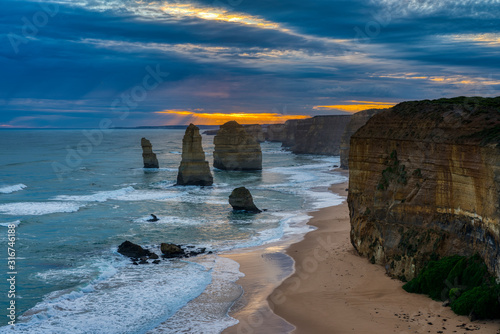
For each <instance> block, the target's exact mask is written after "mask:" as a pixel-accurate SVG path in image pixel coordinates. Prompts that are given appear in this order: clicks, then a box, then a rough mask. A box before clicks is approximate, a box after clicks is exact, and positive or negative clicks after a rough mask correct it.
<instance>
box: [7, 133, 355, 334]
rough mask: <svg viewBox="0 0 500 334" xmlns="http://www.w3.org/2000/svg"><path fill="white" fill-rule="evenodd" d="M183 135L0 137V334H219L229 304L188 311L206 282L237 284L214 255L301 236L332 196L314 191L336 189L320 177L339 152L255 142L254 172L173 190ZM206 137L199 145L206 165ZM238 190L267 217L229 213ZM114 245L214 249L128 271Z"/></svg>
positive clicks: (217, 173) (228, 263)
mask: <svg viewBox="0 0 500 334" xmlns="http://www.w3.org/2000/svg"><path fill="white" fill-rule="evenodd" d="M183 135H184V131H183V130H112V131H109V132H106V133H98V132H89V131H88V130H50V131H49V130H4V131H0V224H1V225H2V226H0V244H1V246H0V249H1V256H0V263H1V264H0V267H1V268H3V270H2V271H4V273H3V274H2V275H3V277H5V279H2V280H1V281H0V295H1V296H2V298H0V310H2V311H0V325H2V326H4V327H1V328H0V332H2V333H3V332H20V333H70V332H71V333H146V332H148V333H155V332H159V331H162V332H171V333H179V332H190V331H189V329H188V328H187V327H186V326H199V327H198V328H204V331H203V332H205V333H219V332H220V331H221V330H222V329H224V328H226V327H228V326H230V325H232V324H234V323H235V320H234V319H232V318H230V317H229V316H228V315H227V308H228V307H229V306H230V304H231V303H230V302H227V303H225V304H221V306H220V307H221V310H222V311H221V312H219V313H218V314H217V315H214V314H211V315H210V316H208V315H207V314H205V312H204V311H203V310H200V309H196V308H191V309H193V310H191V309H190V310H191V311H189V312H187V310H188V308H186V304H187V303H188V302H189V301H190V300H192V299H194V298H196V297H197V296H198V295H200V294H201V293H202V292H203V291H204V290H205V288H206V287H207V286H208V285H209V284H210V283H212V285H214V284H215V283H217V284H218V285H217V286H220V287H221V289H224V287H225V286H227V285H224V284H225V283H231V282H234V281H236V280H237V279H238V277H239V276H241V273H239V271H238V264H237V263H235V262H234V261H232V260H229V259H226V258H222V257H219V256H218V255H217V254H219V253H221V252H224V251H227V250H232V249H239V248H245V247H252V246H257V245H261V244H264V243H267V242H270V241H276V240H279V239H280V238H282V237H283V236H284V235H287V234H294V233H295V234H300V233H305V232H307V231H308V230H309V228H308V227H307V226H304V223H305V222H306V221H307V219H308V216H307V214H306V213H307V212H308V211H311V210H314V209H317V208H321V207H326V206H330V205H335V204H339V203H340V202H341V201H342V198H341V197H339V196H336V195H335V194H331V193H327V192H318V190H321V189H325V188H326V187H327V186H328V185H330V184H332V183H339V182H343V181H345V178H344V177H343V176H341V175H340V174H338V173H335V171H333V172H332V171H330V172H329V170H331V169H332V166H333V165H336V164H338V163H339V159H338V157H322V156H310V155H302V156H298V155H294V154H291V153H289V152H285V151H283V150H282V149H281V147H280V143H262V145H261V146H262V150H263V166H264V169H263V171H262V172H227V171H221V170H213V171H212V172H213V174H214V185H213V186H212V187H204V188H200V187H191V186H190V187H177V186H174V183H175V180H176V177H177V168H178V166H179V163H180V160H181V155H180V154H181V143H182V137H183ZM143 136H144V137H146V138H148V139H149V140H150V141H151V142H152V144H153V150H154V151H155V153H157V156H158V160H159V162H160V167H161V168H160V169H159V170H144V169H143V168H141V167H142V155H141V153H142V151H141V147H140V139H141V137H143ZM212 141H213V137H212V136H203V147H204V150H205V152H206V156H207V160H208V161H209V163H210V165H211V166H212V152H213V143H212ZM239 186H245V187H247V188H248V189H250V191H251V192H252V194H253V196H254V201H255V203H256V205H257V206H258V207H259V208H261V209H267V211H265V212H263V213H261V214H257V215H255V214H244V213H233V212H232V210H231V207H230V205H229V204H228V196H229V194H230V193H231V191H232V189H234V188H235V187H239ZM151 213H154V214H155V215H157V216H158V218H160V220H159V221H158V222H155V223H151V222H148V221H147V219H148V218H149V215H150V214H151ZM9 224H15V225H17V227H16V243H15V251H16V257H17V259H16V268H15V269H16V272H17V274H16V275H15V276H16V284H15V288H16V292H15V295H16V298H15V302H16V316H17V319H16V326H15V327H14V328H11V327H10V326H5V325H6V324H7V322H8V321H9V318H8V317H7V315H8V310H7V307H8V306H9V302H10V300H11V298H8V297H7V294H8V291H9V287H10V285H9V283H8V282H7V280H6V278H8V275H7V272H8V267H7V246H8V245H7V243H8V240H7V237H8V234H7V233H8V228H7V225H9ZM125 240H130V241H132V242H134V243H138V244H141V245H143V246H146V247H148V248H149V249H151V250H152V251H154V252H156V253H157V254H160V251H159V244H160V243H162V242H173V243H178V244H189V245H192V246H195V247H204V248H207V250H210V251H213V252H214V254H212V255H208V256H204V257H201V258H197V259H186V260H164V261H162V262H161V263H160V264H159V265H153V264H148V265H140V266H134V265H132V264H131V262H130V260H129V259H127V258H125V257H123V256H121V255H120V254H118V253H117V251H116V250H117V247H118V245H119V244H120V243H122V242H123V241H125ZM183 307H184V309H183ZM179 310H183V311H182V312H180V311H179ZM174 315H175V316H174ZM187 318H189V321H187ZM162 323H163V325H160V324H162Z"/></svg>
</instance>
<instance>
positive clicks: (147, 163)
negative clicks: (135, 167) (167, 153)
mask: <svg viewBox="0 0 500 334" xmlns="http://www.w3.org/2000/svg"><path fill="white" fill-rule="evenodd" d="M141 146H142V160H143V161H144V168H158V167H159V165H158V159H157V158H156V154H154V153H153V145H151V142H150V141H149V140H147V139H146V138H142V139H141Z"/></svg>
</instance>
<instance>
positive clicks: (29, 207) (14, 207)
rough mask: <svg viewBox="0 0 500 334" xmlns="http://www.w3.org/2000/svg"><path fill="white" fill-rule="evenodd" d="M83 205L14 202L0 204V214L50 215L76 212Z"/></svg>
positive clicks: (72, 203)
mask: <svg viewBox="0 0 500 334" xmlns="http://www.w3.org/2000/svg"><path fill="white" fill-rule="evenodd" d="M82 206H84V205H83V204H79V203H74V202H16V203H8V204H0V213H3V214H6V215H11V216H40V215H47V214H50V213H60V212H76V211H78V210H79V209H80V208H81V207H82Z"/></svg>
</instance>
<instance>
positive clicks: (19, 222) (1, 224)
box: [0, 220, 21, 227]
mask: <svg viewBox="0 0 500 334" xmlns="http://www.w3.org/2000/svg"><path fill="white" fill-rule="evenodd" d="M19 224H21V221H20V220H16V221H13V222H9V223H0V226H5V227H9V225H15V226H16V227H17V226H19Z"/></svg>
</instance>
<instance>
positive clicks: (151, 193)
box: [113, 190, 182, 201]
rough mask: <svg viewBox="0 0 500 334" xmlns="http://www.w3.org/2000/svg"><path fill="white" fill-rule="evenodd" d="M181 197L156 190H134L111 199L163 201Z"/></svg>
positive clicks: (173, 193) (178, 194)
mask: <svg viewBox="0 0 500 334" xmlns="http://www.w3.org/2000/svg"><path fill="white" fill-rule="evenodd" d="M181 195H182V194H180V193H175V192H166V191H158V190H136V191H133V192H129V193H125V194H123V195H119V196H116V197H115V198H113V199H115V200H118V201H165V200H169V199H172V198H176V197H179V196H181Z"/></svg>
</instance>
